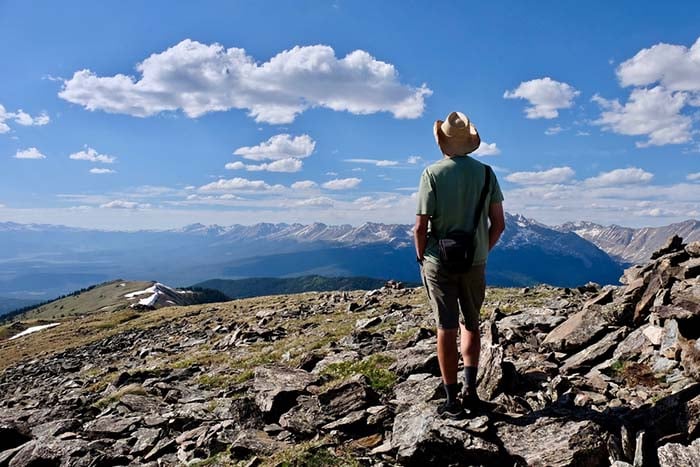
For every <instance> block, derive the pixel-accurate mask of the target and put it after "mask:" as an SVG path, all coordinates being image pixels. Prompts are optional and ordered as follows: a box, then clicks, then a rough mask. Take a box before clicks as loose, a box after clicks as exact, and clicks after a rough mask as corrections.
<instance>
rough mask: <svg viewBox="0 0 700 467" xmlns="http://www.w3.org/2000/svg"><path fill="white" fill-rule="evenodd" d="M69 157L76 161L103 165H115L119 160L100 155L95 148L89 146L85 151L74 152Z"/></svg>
mask: <svg viewBox="0 0 700 467" xmlns="http://www.w3.org/2000/svg"><path fill="white" fill-rule="evenodd" d="M68 157H69V158H70V159H73V160H75V161H90V162H102V163H103V164H113V163H114V162H115V161H116V160H117V158H116V157H114V156H108V155H106V154H100V153H98V152H97V151H96V150H94V149H93V148H91V147H87V146H86V147H85V149H84V150H82V151H78V152H74V153H73V154H71V155H70V156H68Z"/></svg>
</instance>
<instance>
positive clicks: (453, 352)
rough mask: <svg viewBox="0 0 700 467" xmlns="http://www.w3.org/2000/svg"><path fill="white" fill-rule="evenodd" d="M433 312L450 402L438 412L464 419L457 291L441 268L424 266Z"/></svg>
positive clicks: (443, 376) (432, 265)
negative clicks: (459, 386) (459, 377)
mask: <svg viewBox="0 0 700 467" xmlns="http://www.w3.org/2000/svg"><path fill="white" fill-rule="evenodd" d="M422 273H423V282H424V283H425V288H426V291H427V292H428V299H429V300H430V305H431V308H432V309H433V312H434V313H435V317H436V321H437V327H438V331H437V354H438V363H439V365H440V373H441V374H442V381H443V385H444V387H445V395H446V396H447V401H446V402H445V404H443V406H441V407H440V409H439V410H438V412H439V413H441V414H442V415H443V416H448V417H461V416H463V415H464V411H463V410H462V406H461V404H460V402H459V399H458V397H457V396H458V394H457V393H458V391H457V366H458V363H459V356H458V355H457V331H458V329H459V305H458V303H457V299H458V294H459V292H458V288H457V284H456V282H454V281H453V280H451V278H450V276H449V275H448V274H447V273H446V272H445V271H443V270H441V268H440V266H438V265H436V264H431V263H424V265H423V268H422Z"/></svg>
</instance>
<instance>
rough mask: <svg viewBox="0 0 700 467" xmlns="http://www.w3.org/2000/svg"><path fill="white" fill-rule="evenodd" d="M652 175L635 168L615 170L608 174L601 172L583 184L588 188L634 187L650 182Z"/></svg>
mask: <svg viewBox="0 0 700 467" xmlns="http://www.w3.org/2000/svg"><path fill="white" fill-rule="evenodd" d="M652 178H654V174H652V173H650V172H646V171H645V170H642V169H640V168H637V167H630V168H628V169H615V170H611V171H610V172H601V173H599V174H598V175H597V176H595V177H591V178H587V179H586V180H585V181H584V183H586V184H587V185H589V186H600V187H603V186H620V185H634V184H640V183H647V182H650V181H651V179H652Z"/></svg>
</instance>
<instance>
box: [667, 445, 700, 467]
mask: <svg viewBox="0 0 700 467" xmlns="http://www.w3.org/2000/svg"><path fill="white" fill-rule="evenodd" d="M658 456H659V466H660V467H679V466H681V465H682V466H684V467H700V439H696V440H695V441H693V442H692V443H691V444H689V445H688V446H684V445H682V444H678V443H668V444H664V445H663V446H661V447H660V448H659V450H658Z"/></svg>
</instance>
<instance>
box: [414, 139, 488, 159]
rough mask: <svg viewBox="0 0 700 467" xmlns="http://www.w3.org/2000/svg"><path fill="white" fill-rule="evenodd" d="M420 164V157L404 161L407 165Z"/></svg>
mask: <svg viewBox="0 0 700 467" xmlns="http://www.w3.org/2000/svg"><path fill="white" fill-rule="evenodd" d="M482 144H483V143H482ZM421 162H423V158H422V157H421V156H409V158H408V159H406V163H408V164H420V163H421Z"/></svg>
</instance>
